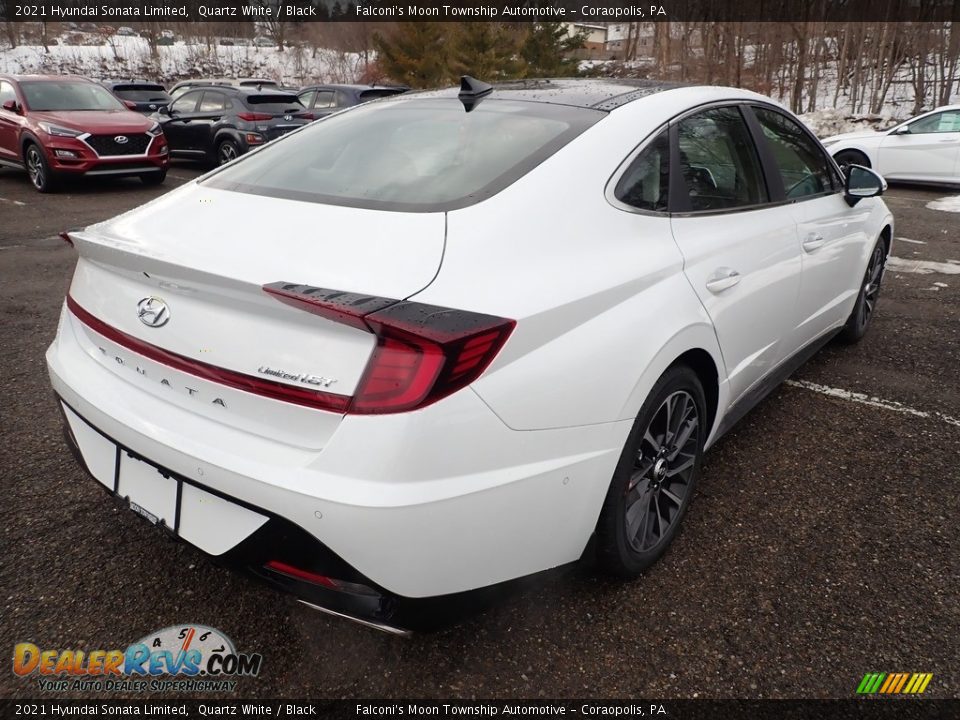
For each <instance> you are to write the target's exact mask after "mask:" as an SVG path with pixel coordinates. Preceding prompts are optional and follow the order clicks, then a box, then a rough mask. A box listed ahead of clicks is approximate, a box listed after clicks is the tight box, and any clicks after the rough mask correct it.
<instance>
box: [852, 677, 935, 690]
mask: <svg viewBox="0 0 960 720" xmlns="http://www.w3.org/2000/svg"><path fill="white" fill-rule="evenodd" d="M932 679H933V674H932V673H867V674H866V675H864V676H863V679H862V680H861V681H860V684H859V685H858V686H857V694H858V695H873V694H875V693H879V694H881V695H920V694H921V693H923V692H924V691H925V690H926V689H927V685H929V684H930V681H931V680H932Z"/></svg>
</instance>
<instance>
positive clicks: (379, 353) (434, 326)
mask: <svg viewBox="0 0 960 720" xmlns="http://www.w3.org/2000/svg"><path fill="white" fill-rule="evenodd" d="M263 289H264V291H266V292H268V293H270V294H271V295H274V296H275V297H277V298H278V299H279V300H281V301H283V302H286V303H288V304H291V305H293V306H295V307H299V308H301V309H304V310H307V311H309V312H312V313H314V314H316V315H320V316H321V317H325V318H327V319H328V320H333V321H335V322H339V323H343V324H346V325H350V326H351V327H355V328H359V329H362V330H366V331H368V332H371V333H373V334H374V335H376V336H377V346H376V348H375V349H374V351H373V354H372V355H371V357H370V360H369V361H368V363H367V367H366V370H365V371H364V373H363V376H362V377H361V378H360V382H359V384H358V385H357V390H356V392H355V393H354V396H353V399H352V400H351V402H350V408H349V409H348V411H347V412H350V413H357V414H377V413H394V412H403V411H405V410H414V409H416V408H421V407H424V406H426V405H429V404H431V403H433V402H436V401H437V400H439V399H441V398H444V397H446V396H447V395H450V394H451V393H454V392H456V391H457V390H460V389H461V388H463V387H466V386H467V385H469V384H470V383H472V382H473V381H474V380H476V379H477V378H478V377H480V375H481V374H482V373H483V371H484V370H486V368H487V367H488V366H489V365H490V363H491V362H492V361H493V359H494V357H496V355H497V353H498V352H500V349H501V348H502V347H503V345H504V343H505V342H506V341H507V338H508V337H510V333H511V332H513V328H514V327H515V325H516V323H515V322H514V321H513V320H507V319H505V318H501V317H495V316H493V315H483V314H480V313H471V312H465V311H463V310H454V309H451V308H445V307H438V306H436V305H426V304H423V303H416V302H407V301H403V300H393V299H390V298H382V297H372V296H367V295H358V294H355V293H342V292H339V291H335V290H327V289H324V288H315V287H311V286H309V285H295V284H291V283H272V284H270V285H265V286H264V288H263Z"/></svg>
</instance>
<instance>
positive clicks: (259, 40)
mask: <svg viewBox="0 0 960 720" xmlns="http://www.w3.org/2000/svg"><path fill="white" fill-rule="evenodd" d="M253 45H254V47H277V43H275V42H274V41H273V40H271V39H270V38H268V37H263V36H260V37H255V38H254V39H253Z"/></svg>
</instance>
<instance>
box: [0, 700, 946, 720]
mask: <svg viewBox="0 0 960 720" xmlns="http://www.w3.org/2000/svg"><path fill="white" fill-rule="evenodd" d="M958 711H960V701H958V700H932V701H931V700H922V701H906V702H900V701H896V700H891V701H889V702H884V701H871V700H866V701H864V700H860V701H857V700H640V699H635V700H453V699H451V700H399V699H398V700H363V699H352V700H319V701H317V700H314V701H307V700H254V699H250V700H239V699H234V700H144V701H124V700H93V699H91V700H89V701H81V700H51V699H49V698H43V699H39V700H2V701H0V717H2V718H65V717H87V718H99V717H118V716H125V717H130V716H139V717H144V716H146V717H152V718H160V717H165V718H180V719H182V718H210V717H213V718H222V717H225V716H235V717H242V718H247V719H249V718H252V717H265V718H304V719H305V718H329V719H331V720H333V719H339V718H348V719H352V718H378V719H381V720H382V719H383V718H408V717H409V718H423V717H426V718H459V717H466V718H477V717H480V718H497V719H498V720H499V719H500V718H587V719H592V720H616V719H618V718H653V719H654V720H813V719H816V720H847V719H850V720H854V719H856V720H910V719H911V718H917V720H948V719H952V718H956V717H957V713H958Z"/></svg>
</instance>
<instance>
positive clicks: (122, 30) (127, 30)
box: [117, 25, 137, 37]
mask: <svg viewBox="0 0 960 720" xmlns="http://www.w3.org/2000/svg"><path fill="white" fill-rule="evenodd" d="M117 35H121V36H123V37H137V31H136V30H134V29H133V28H132V27H127V26H126V25H121V26H120V27H118V28H117Z"/></svg>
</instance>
